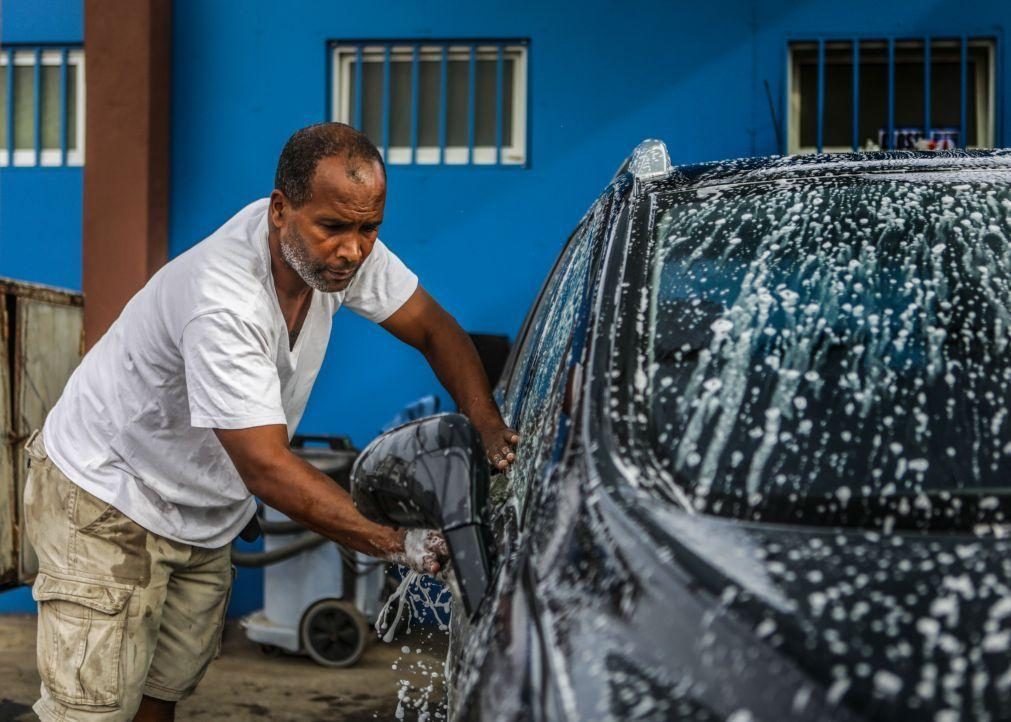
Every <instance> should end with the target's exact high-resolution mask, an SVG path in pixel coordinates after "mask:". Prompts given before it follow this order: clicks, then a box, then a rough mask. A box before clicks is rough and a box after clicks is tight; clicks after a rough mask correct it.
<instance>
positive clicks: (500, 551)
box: [449, 191, 612, 718]
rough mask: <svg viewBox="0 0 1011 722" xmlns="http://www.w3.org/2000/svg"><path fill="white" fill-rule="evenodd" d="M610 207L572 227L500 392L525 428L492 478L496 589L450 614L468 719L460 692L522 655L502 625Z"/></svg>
mask: <svg viewBox="0 0 1011 722" xmlns="http://www.w3.org/2000/svg"><path fill="white" fill-rule="evenodd" d="M611 207H612V193H611V192H610V191H609V192H608V193H607V194H605V195H604V196H602V197H601V198H600V199H599V200H598V201H597V202H596V203H595V204H594V206H593V207H592V208H591V209H590V211H589V212H588V213H587V214H586V216H585V217H584V219H583V221H582V222H581V223H580V224H579V226H578V227H577V228H576V230H575V231H574V232H573V233H572V235H571V236H570V238H569V240H568V242H567V243H566V245H565V247H564V249H563V251H562V253H561V254H560V256H559V259H558V261H557V262H556V264H555V267H554V269H553V270H552V272H551V274H550V275H549V277H548V279H547V281H546V283H545V284H544V287H543V288H542V290H541V293H540V294H539V296H538V298H537V300H536V301H535V303H534V306H533V307H532V309H531V311H530V313H529V314H528V316H527V319H526V321H525V322H524V325H523V328H522V330H521V332H520V336H519V339H518V341H517V344H516V346H515V347H514V350H513V354H512V357H511V358H510V361H509V363H508V365H507V367H506V370H505V373H504V374H503V381H502V384H501V385H500V387H499V389H498V390H497V393H496V395H497V397H498V401H499V403H500V404H501V406H502V411H503V416H504V417H505V419H506V420H507V422H509V423H510V424H511V425H512V426H513V427H514V428H516V429H517V430H518V431H519V433H520V444H519V448H518V449H517V459H516V463H515V464H514V466H513V468H512V469H511V470H510V471H509V472H508V473H507V474H496V475H494V476H493V477H492V480H491V493H490V494H489V508H488V516H489V521H490V524H491V527H492V532H493V536H494V539H495V545H496V551H497V560H496V569H495V572H494V573H495V575H496V578H495V580H494V582H493V585H492V592H491V593H490V594H489V596H488V598H487V599H485V601H484V603H483V604H482V605H481V606H480V607H479V609H478V610H477V613H476V614H475V616H474V618H473V619H466V618H464V615H462V614H454V615H453V619H452V633H451V640H450V645H451V646H450V655H449V665H450V669H451V673H450V677H451V683H452V684H453V687H455V690H454V692H452V693H451V697H453V696H454V695H456V696H457V699H456V700H455V701H451V707H452V708H454V709H456V710H460V709H461V707H466V708H467V709H468V710H469V711H468V713H467V714H466V715H464V716H465V717H467V718H469V717H470V716H471V715H473V714H474V710H475V707H474V705H473V700H461V699H459V697H468V696H470V695H471V694H472V693H474V692H477V691H478V690H480V689H481V688H482V684H481V683H480V679H482V678H483V677H484V676H485V675H486V673H487V671H488V669H490V668H491V667H500V666H501V665H502V664H510V662H509V661H507V657H509V656H510V655H509V653H508V652H507V651H506V650H505V649H504V647H505V646H511V647H512V650H513V653H514V654H513V655H511V659H512V660H513V663H515V662H522V663H523V664H525V660H519V659H517V658H516V656H515V651H516V649H517V648H516V647H515V646H514V645H513V643H512V642H508V641H504V640H512V639H513V634H512V632H513V630H505V629H503V628H502V627H503V625H515V626H521V625H522V624H523V622H522V621H521V620H522V619H523V618H524V617H523V614H522V612H521V610H520V609H518V605H517V603H516V602H515V600H514V599H513V595H514V591H515V589H516V579H515V574H516V565H515V561H516V557H517V552H518V551H519V546H520V539H521V533H522V524H523V517H524V510H525V508H526V507H527V505H528V503H529V499H530V498H531V494H532V493H534V492H535V491H536V489H537V487H538V484H539V482H540V480H541V479H542V478H543V475H544V474H545V473H547V471H548V469H549V468H550V466H551V465H552V464H553V463H554V462H556V461H557V459H558V456H559V453H560V448H561V445H562V444H563V443H564V439H565V438H566V435H567V431H568V411H569V408H568V403H569V400H568V399H569V395H570V394H571V393H572V385H573V383H574V379H573V370H574V369H575V368H576V367H577V366H578V360H579V359H580V358H581V356H582V351H583V348H584V345H585V339H586V332H587V326H588V321H589V315H590V305H591V299H592V296H593V290H594V280H593V279H594V276H595V272H596V271H595V269H596V265H597V264H596V261H597V260H598V257H599V253H598V251H599V248H600V246H601V245H602V244H601V243H600V242H599V241H600V240H601V239H602V237H603V235H604V232H605V229H606V228H607V227H608V214H609V212H610V210H611ZM507 610H512V611H511V612H510V613H507ZM517 631H519V634H521V635H522V634H523V633H524V632H525V630H517ZM489 656H490V657H492V658H493V659H489ZM489 662H490V666H489V665H488V663H489ZM475 684H476V687H475ZM478 706H480V705H478Z"/></svg>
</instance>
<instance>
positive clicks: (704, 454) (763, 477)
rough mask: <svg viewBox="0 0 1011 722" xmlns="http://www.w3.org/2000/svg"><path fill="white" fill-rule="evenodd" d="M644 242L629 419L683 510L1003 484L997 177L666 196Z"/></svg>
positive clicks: (1009, 202)
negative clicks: (644, 286) (639, 356)
mask: <svg viewBox="0 0 1011 722" xmlns="http://www.w3.org/2000/svg"><path fill="white" fill-rule="evenodd" d="M984 181H986V182H984ZM654 234H655V235H654V238H655V242H656V254H655V258H654V262H653V264H652V269H651V274H652V275H651V278H652V281H651V289H650V290H651V293H652V295H653V299H652V303H651V312H650V315H649V318H650V329H649V343H650V349H649V358H648V361H649V363H648V364H647V366H646V373H647V375H648V380H647V379H645V377H644V382H645V384H646V388H647V389H648V391H649V394H648V398H649V403H648V406H647V408H646V411H647V414H648V416H649V418H650V421H651V427H652V444H653V448H654V449H655V451H656V453H657V456H658V457H659V458H660V459H661V460H662V462H663V463H664V465H665V466H666V467H667V469H668V470H669V471H670V472H671V474H672V476H673V478H676V479H678V480H679V483H680V484H681V485H682V486H683V487H684V490H685V491H687V492H688V493H689V494H690V495H691V496H692V497H693V499H692V501H693V503H694V504H695V505H696V507H697V508H699V509H705V510H707V511H711V512H715V513H723V514H729V515H733V516H746V517H749V518H761V519H765V520H772V519H787V518H797V515H796V512H797V510H805V509H807V510H811V518H813V519H818V520H824V523H829V522H833V521H839V514H849V515H850V517H853V516H854V515H856V514H857V513H858V511H859V513H867V511H866V510H867V509H868V508H869V506H874V505H875V504H880V503H883V500H889V499H898V500H899V502H898V503H899V506H898V508H899V509H900V510H901V509H902V508H909V509H910V510H913V511H915V509H916V508H918V507H917V505H919V506H921V507H924V508H926V507H929V506H930V505H932V504H933V505H935V506H938V502H937V499H950V496H951V495H952V494H958V495H960V496H963V497H965V496H968V495H975V496H978V497H980V498H981V499H984V498H985V497H987V496H988V495H989V496H990V499H991V500H992V501H990V502H986V501H981V502H980V504H981V505H982V504H986V503H989V504H992V505H996V503H997V498H998V497H1001V498H1003V497H1006V496H1007V495H1008V494H1009V493H1011V487H1009V484H1008V480H1009V479H1011V423H1009V422H1007V421H1006V417H1007V410H1008V408H1009V406H1011V336H1009V329H1011V295H1009V289H1011V241H1009V238H1011V183H1009V182H1008V179H1007V176H1006V175H1005V176H1004V177H1003V178H993V179H978V180H977V181H976V182H974V183H966V182H951V181H947V180H945V179H939V178H936V177H932V178H929V179H928V178H923V179H920V178H917V177H916V176H915V174H912V175H910V176H906V177H903V178H887V179H882V178H860V179H849V180H838V181H832V182H822V183H818V184H804V185H802V184H794V185H785V186H784V185H775V186H773V185H769V186H763V185H756V186H750V187H747V188H742V189H739V190H734V191H724V192H721V193H720V194H716V195H714V196H706V197H699V196H696V194H690V195H689V194H671V195H669V196H665V197H661V198H658V202H657V209H656V215H655V216H654ZM902 498H905V499H907V500H908V501H907V502H906V504H905V507H903V506H902V504H901V500H902ZM890 503H891V502H889V504H890ZM868 505H869V506H868ZM941 506H945V505H944V504H941ZM947 506H951V505H947ZM889 508H890V507H889ZM833 510H834V511H833ZM836 512H837V513H836Z"/></svg>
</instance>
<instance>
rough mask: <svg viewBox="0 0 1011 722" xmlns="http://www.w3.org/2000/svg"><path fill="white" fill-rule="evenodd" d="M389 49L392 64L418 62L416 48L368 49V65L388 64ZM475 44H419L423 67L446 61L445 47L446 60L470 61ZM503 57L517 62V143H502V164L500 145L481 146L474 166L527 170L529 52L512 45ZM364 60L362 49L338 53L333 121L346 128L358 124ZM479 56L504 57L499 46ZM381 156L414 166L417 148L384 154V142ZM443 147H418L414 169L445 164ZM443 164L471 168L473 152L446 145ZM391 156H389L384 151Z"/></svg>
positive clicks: (484, 48)
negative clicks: (355, 105)
mask: <svg viewBox="0 0 1011 722" xmlns="http://www.w3.org/2000/svg"><path fill="white" fill-rule="evenodd" d="M387 47H388V48H389V51H390V62H391V63H392V62H395V61H396V62H407V63H410V62H412V60H413V52H414V46H413V45H389V46H387V45H363V46H361V51H362V62H366V63H373V62H376V63H382V62H383V61H384V53H385V51H386V49H387ZM470 47H471V46H469V45H419V46H418V62H419V63H426V62H436V63H439V62H441V60H442V51H443V48H445V50H446V61H447V62H449V61H451V60H455V61H459V60H469V59H470ZM502 53H503V58H508V59H510V60H513V61H514V65H513V87H512V91H513V93H512V94H513V99H512V100H513V104H512V118H511V120H512V128H513V133H512V135H513V138H512V139H513V141H514V142H513V143H511V144H509V145H507V144H506V143H505V139H503V144H502V157H501V160H499V159H497V158H496V152H495V151H496V148H495V146H494V145H490V146H489V145H475V146H474V154H473V159H472V160H471V163H473V164H474V165H524V164H525V163H526V158H527V149H526V146H527V140H526V138H527V48H526V46H524V45H519V44H507V45H503V46H502ZM357 56H358V49H357V46H355V45H337V46H335V47H334V48H333V53H332V56H331V57H332V63H333V64H332V66H331V71H332V72H331V78H332V84H333V86H332V91H333V92H332V94H331V99H332V107H331V118H332V119H333V120H336V121H339V122H341V123H347V124H348V125H354V118H352V117H351V92H350V91H351V82H352V78H351V72H352V68H353V64H354V61H355V60H356V58H357ZM474 56H475V59H476V60H495V59H497V57H498V46H494V45H480V44H479V45H475V46H474ZM383 112H384V113H388V112H389V108H383ZM376 145H377V147H379V152H380V153H382V154H383V159H384V160H385V161H386V162H387V163H390V164H392V165H410V164H411V147H410V146H409V145H408V146H392V145H391V146H390V147H389V148H388V149H384V148H383V147H382V144H381V143H377V144H376ZM439 150H440V149H439V146H437V145H434V146H423V145H418V146H417V147H416V148H415V156H414V163H413V164H414V165H437V164H438V163H439ZM442 150H443V153H442V163H443V164H444V165H466V164H467V163H468V150H469V149H468V147H467V146H466V145H463V146H455V145H446V147H445V148H443V149H442ZM384 151H387V152H384Z"/></svg>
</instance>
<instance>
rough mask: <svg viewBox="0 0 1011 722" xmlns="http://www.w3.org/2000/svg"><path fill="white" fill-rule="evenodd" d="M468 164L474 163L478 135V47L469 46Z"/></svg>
mask: <svg viewBox="0 0 1011 722" xmlns="http://www.w3.org/2000/svg"><path fill="white" fill-rule="evenodd" d="M467 85H468V86H469V87H468V91H467V165H474V138H475V136H476V135H477V48H475V47H474V45H473V44H472V45H471V46H470V48H469V57H468V68H467Z"/></svg>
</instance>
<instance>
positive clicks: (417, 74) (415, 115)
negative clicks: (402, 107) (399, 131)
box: [411, 45, 421, 164]
mask: <svg viewBox="0 0 1011 722" xmlns="http://www.w3.org/2000/svg"><path fill="white" fill-rule="evenodd" d="M420 83H421V63H420V61H419V59H418V46H417V45H415V46H413V47H412V48H411V164H414V163H417V162H418V125H419V123H420V122H421V121H420V116H421V88H420V87H419V85H420Z"/></svg>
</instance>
